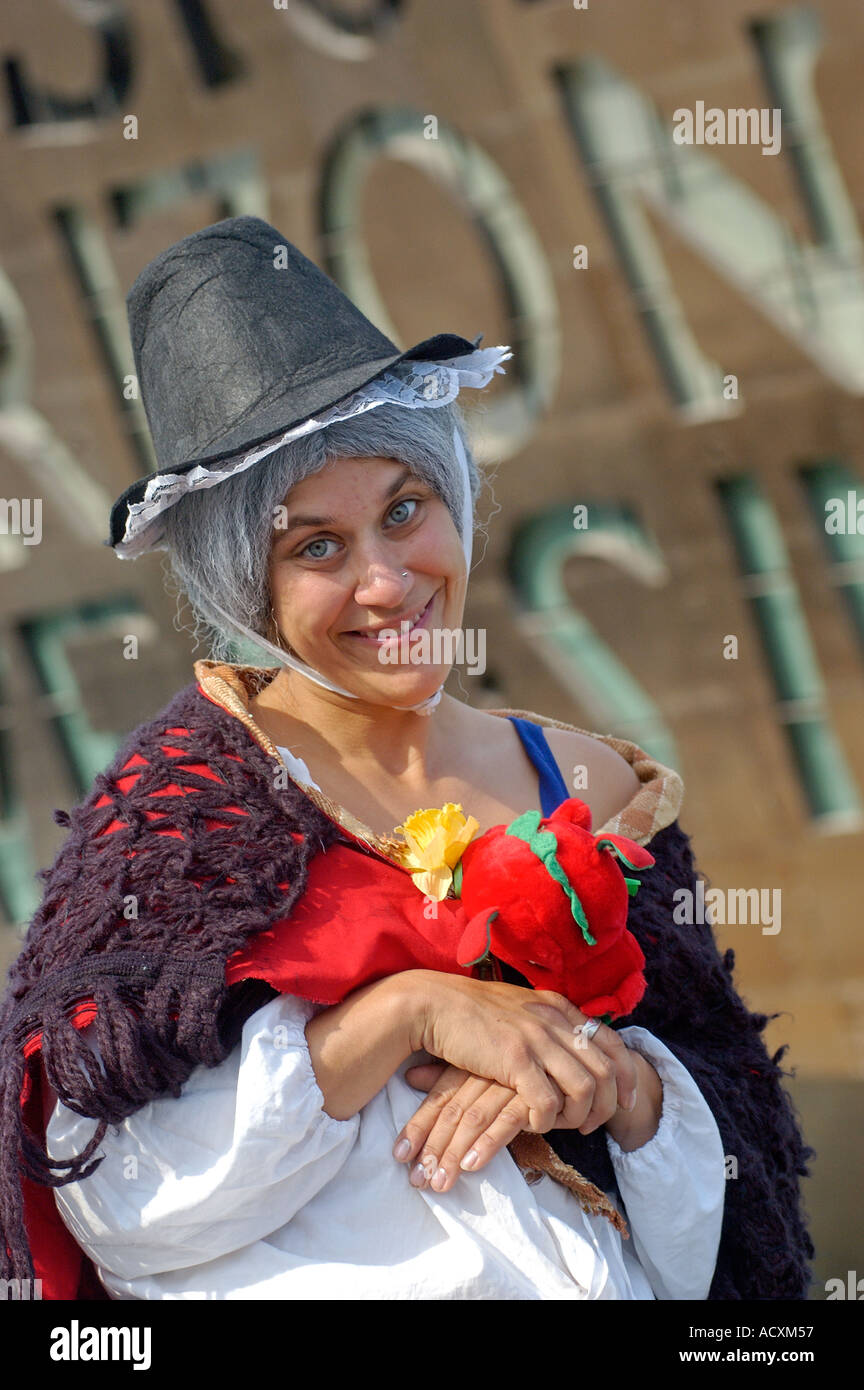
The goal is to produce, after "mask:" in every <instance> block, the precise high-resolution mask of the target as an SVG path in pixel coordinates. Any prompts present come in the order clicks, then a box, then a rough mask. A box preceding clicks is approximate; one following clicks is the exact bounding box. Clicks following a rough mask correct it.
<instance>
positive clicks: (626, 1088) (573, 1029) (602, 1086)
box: [531, 990, 637, 1133]
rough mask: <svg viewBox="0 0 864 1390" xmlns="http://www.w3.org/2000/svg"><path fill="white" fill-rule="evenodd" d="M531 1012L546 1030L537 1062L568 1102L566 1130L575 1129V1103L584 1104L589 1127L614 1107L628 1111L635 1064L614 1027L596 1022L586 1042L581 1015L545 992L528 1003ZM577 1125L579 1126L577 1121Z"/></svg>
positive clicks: (598, 1122) (600, 1121)
mask: <svg viewBox="0 0 864 1390" xmlns="http://www.w3.org/2000/svg"><path fill="white" fill-rule="evenodd" d="M558 1001H560V1003H559V1002H558ZM565 1005H566V1009H565V1007H564V1006H565ZM531 1008H532V1011H534V1012H536V1013H537V1014H538V1016H540V1017H542V1019H543V1022H544V1026H545V1028H546V1029H547V1038H546V1039H545V1040H544V1043H543V1044H542V1045H541V1049H540V1059H541V1061H542V1063H543V1065H544V1066H545V1067H546V1068H547V1071H548V1072H549V1075H550V1076H551V1077H553V1078H554V1080H555V1081H556V1082H557V1084H558V1085H559V1086H560V1088H561V1090H562V1091H563V1092H564V1094H565V1095H566V1096H568V1097H569V1098H570V1100H571V1102H573V1104H571V1105H570V1106H569V1107H568V1115H569V1118H570V1120H571V1125H570V1127H571V1128H575V1127H577V1126H576V1125H574V1124H572V1120H573V1119H574V1116H575V1111H576V1108H577V1107H578V1105H579V1104H580V1103H584V1105H585V1113H584V1116H583V1118H584V1120H585V1121H586V1123H589V1124H590V1128H591V1129H596V1128H597V1127H598V1125H601V1124H603V1123H605V1121H606V1120H607V1119H610V1118H611V1116H612V1115H614V1114H615V1112H616V1110H618V1109H619V1108H621V1109H624V1110H629V1109H630V1108H631V1106H632V1104H633V1101H634V1098H635V1094H636V1081H637V1072H636V1066H635V1063H634V1062H633V1058H632V1056H631V1054H630V1050H629V1048H628V1047H627V1046H626V1044H625V1043H624V1041H623V1039H622V1038H621V1037H620V1036H619V1035H618V1034H617V1033H616V1032H615V1030H614V1028H609V1027H608V1026H607V1025H606V1024H605V1023H601V1025H600V1027H599V1028H598V1029H597V1030H596V1032H595V1033H594V1034H593V1036H592V1037H591V1039H590V1040H589V1041H586V1040H585V1038H584V1035H583V1034H582V1032H581V1031H580V1030H581V1026H582V1024H584V1023H587V1021H588V1020H587V1018H586V1016H585V1014H583V1013H581V1012H580V1011H579V1010H578V1009H577V1008H576V1007H575V1006H574V1005H573V1004H570V1002H569V1001H568V1000H566V999H565V998H564V996H563V995H558V994H554V993H552V992H551V991H548V990H542V991H538V992H537V1002H536V1003H534V1002H533V1001H532V1004H531ZM574 1020H575V1022H574ZM592 1079H593V1082H594V1088H593V1090H592V1088H591V1080H592ZM578 1127H579V1128H581V1123H580V1124H579V1125H578ZM584 1132H585V1133H589V1132H590V1130H588V1129H586V1130H585V1131H584Z"/></svg>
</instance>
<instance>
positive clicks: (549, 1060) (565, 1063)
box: [412, 970, 637, 1134]
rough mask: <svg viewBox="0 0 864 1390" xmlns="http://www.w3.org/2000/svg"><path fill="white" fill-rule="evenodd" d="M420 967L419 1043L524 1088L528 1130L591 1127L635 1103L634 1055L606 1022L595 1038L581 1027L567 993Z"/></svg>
mask: <svg viewBox="0 0 864 1390" xmlns="http://www.w3.org/2000/svg"><path fill="white" fill-rule="evenodd" d="M413 974H414V976H415V979H416V981H417V984H418V986H422V987H423V990H424V999H423V1003H422V1005H421V1007H420V1008H419V1009H418V1015H417V1017H418V1025H417V1028H416V1031H415V1032H414V1034H413V1037H412V1041H413V1043H414V1050H415V1051H420V1050H424V1051H426V1052H429V1053H431V1054H432V1055H433V1056H435V1057H440V1058H442V1059H443V1060H444V1061H446V1062H449V1063H450V1064H451V1066H453V1067H456V1068H458V1069H460V1070H464V1071H465V1072H469V1073H471V1075H473V1076H475V1077H486V1078H488V1081H490V1082H497V1083H498V1085H499V1086H502V1087H505V1088H507V1089H509V1090H513V1091H515V1092H517V1094H518V1095H519V1097H520V1099H521V1100H522V1101H523V1102H524V1103H525V1105H526V1106H527V1110H528V1119H527V1124H524V1125H523V1126H522V1128H523V1129H524V1128H530V1129H532V1130H534V1131H535V1132H536V1133H538V1134H545V1133H546V1131H547V1130H549V1129H554V1128H556V1127H557V1128H570V1129H577V1128H580V1129H582V1131H583V1133H586V1134H587V1133H589V1132H590V1130H591V1129H596V1128H597V1126H598V1125H601V1124H604V1123H605V1121H606V1120H607V1119H609V1118H610V1117H611V1116H612V1115H614V1114H615V1112H616V1110H617V1109H618V1108H619V1106H620V1107H621V1108H622V1109H624V1110H628V1109H630V1108H631V1107H632V1105H633V1103H634V1098H635V1094H636V1080H637V1072H636V1066H635V1063H634V1061H633V1055H632V1054H631V1053H630V1051H629V1050H628V1048H627V1047H626V1046H625V1044H624V1042H623V1040H622V1039H621V1038H620V1037H619V1036H618V1034H617V1033H616V1032H615V1031H614V1029H612V1028H607V1027H606V1026H605V1025H601V1027H600V1028H599V1029H598V1031H597V1032H596V1033H595V1034H594V1037H593V1038H592V1039H591V1041H590V1042H586V1041H585V1040H584V1038H583V1037H582V1036H581V1035H580V1034H579V1033H577V1032H574V1030H575V1029H578V1028H579V1027H580V1026H581V1025H582V1024H583V1023H585V1022H586V1016H585V1014H583V1013H581V1012H580V1011H579V1009H577V1008H576V1007H575V1005H574V1004H571V1003H570V1001H569V1000H568V999H565V998H564V996H563V995H561V994H555V993H553V992H552V991H551V990H534V989H530V988H528V989H526V988H523V987H522V986H519V985H509V984H505V983H503V982H501V981H496V980H475V979H473V978H471V977H469V976H464V975H449V974H446V973H443V972H439V971H434V970H421V971H416V972H413Z"/></svg>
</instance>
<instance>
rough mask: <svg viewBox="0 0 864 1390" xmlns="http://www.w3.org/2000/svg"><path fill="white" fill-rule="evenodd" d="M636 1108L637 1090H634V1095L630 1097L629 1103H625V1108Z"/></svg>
mask: <svg viewBox="0 0 864 1390" xmlns="http://www.w3.org/2000/svg"><path fill="white" fill-rule="evenodd" d="M635 1108H636V1092H635V1091H634V1092H633V1094H632V1096H631V1097H630V1099H629V1100H628V1102H627V1104H626V1105H625V1107H624V1109H625V1110H635Z"/></svg>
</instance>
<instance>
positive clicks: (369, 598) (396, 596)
mask: <svg viewBox="0 0 864 1390" xmlns="http://www.w3.org/2000/svg"><path fill="white" fill-rule="evenodd" d="M410 587H411V575H410V573H408V572H407V571H406V570H404V569H403V567H402V566H401V565H398V564H396V563H395V562H394V563H393V564H381V563H379V562H375V563H374V564H370V565H369V567H368V569H367V571H366V573H365V574H364V575H363V576H362V577H361V578H360V579H359V580H358V582H357V587H356V589H355V590H354V598H355V601H356V602H357V603H366V604H369V605H370V606H372V605H373V604H381V605H383V606H384V607H388V606H390V605H391V604H397V603H401V601H402V599H403V598H404V597H405V595H406V594H407V592H408V590H409V589H410Z"/></svg>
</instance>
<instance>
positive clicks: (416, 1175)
mask: <svg viewBox="0 0 864 1390" xmlns="http://www.w3.org/2000/svg"><path fill="white" fill-rule="evenodd" d="M409 1182H410V1183H411V1186H412V1187H425V1186H426V1170H425V1169H424V1167H423V1164H422V1163H415V1164H414V1167H413V1168H412V1169H411V1177H410V1178H409Z"/></svg>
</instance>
